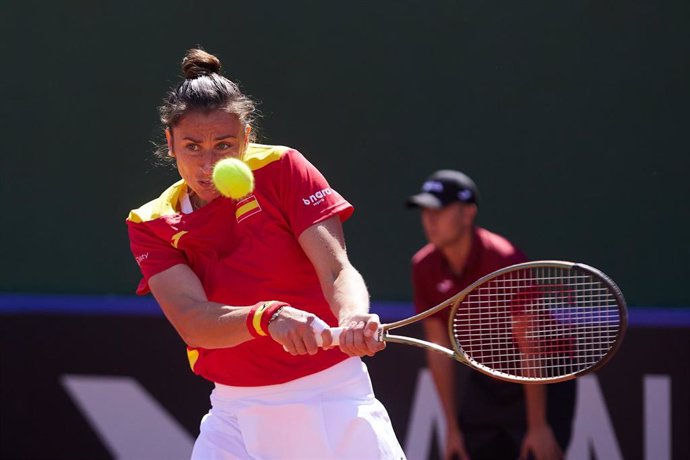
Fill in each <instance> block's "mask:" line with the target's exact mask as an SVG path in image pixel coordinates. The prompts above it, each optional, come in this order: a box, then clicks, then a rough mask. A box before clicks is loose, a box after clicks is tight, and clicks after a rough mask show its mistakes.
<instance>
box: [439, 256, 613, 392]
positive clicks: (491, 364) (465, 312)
mask: <svg viewBox="0 0 690 460" xmlns="http://www.w3.org/2000/svg"><path fill="white" fill-rule="evenodd" d="M620 326H621V317H620V311H619V306H618V302H617V299H616V296H615V295H614V293H613V292H612V291H611V289H610V287H609V286H608V284H606V283H605V282H603V281H602V280H600V279H599V278H597V277H595V276H593V275H591V274H589V273H587V272H581V271H578V270H577V269H575V268H561V267H532V268H525V269H520V270H516V271H513V272H507V273H505V274H503V275H501V276H498V277H496V278H494V279H492V280H490V281H489V282H488V283H486V284H485V285H482V286H480V287H478V288H477V289H475V290H474V291H472V292H470V293H469V294H468V295H467V296H466V297H465V299H464V300H463V302H462V303H461V304H460V305H458V306H457V307H456V308H455V313H454V317H453V326H452V328H453V334H454V337H455V340H456V345H458V346H459V348H461V349H462V350H463V351H464V353H465V355H466V357H467V358H468V359H469V360H470V361H471V362H473V363H474V364H476V365H479V366H482V367H485V368H488V369H489V370H492V371H493V372H497V373H504V374H507V375H510V376H516V377H521V378H526V379H530V378H534V379H546V378H557V377H560V376H566V375H571V374H575V373H578V372H581V371H584V370H586V369H588V368H590V367H592V366H594V365H595V364H597V363H598V362H599V361H600V360H601V358H602V357H604V356H605V355H606V354H607V353H608V352H609V351H610V350H611V347H612V346H613V345H614V344H615V343H616V340H617V336H618V331H619V329H620Z"/></svg>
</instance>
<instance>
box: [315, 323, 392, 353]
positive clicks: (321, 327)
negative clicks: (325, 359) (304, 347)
mask: <svg viewBox="0 0 690 460" xmlns="http://www.w3.org/2000/svg"><path fill="white" fill-rule="evenodd" d="M311 328H312V329H313V330H314V338H315V339H316V344H317V345H318V346H320V347H321V346H323V340H321V333H322V332H323V331H325V330H326V329H330V330H331V338H332V340H333V341H332V342H331V345H333V346H337V345H340V334H341V333H342V332H343V331H344V330H345V328H344V327H330V326H329V325H328V324H326V322H325V321H324V320H322V319H321V318H319V317H318V316H315V317H314V320H313V321H312V322H311ZM382 335H383V328H382V327H381V326H379V329H378V331H376V335H375V337H376V340H378V341H379V342H380V341H382V340H383V339H382Z"/></svg>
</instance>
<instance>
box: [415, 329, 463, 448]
mask: <svg viewBox="0 0 690 460" xmlns="http://www.w3.org/2000/svg"><path fill="white" fill-rule="evenodd" d="M422 324H423V325H424V333H425V336H426V339H427V340H428V341H430V342H433V343H436V344H438V345H442V346H444V347H447V348H451V347H452V345H451V343H450V339H449V338H448V332H447V330H446V324H445V323H443V321H440V320H438V319H436V318H429V319H427V320H425V321H423V323H422ZM426 355H427V363H428V365H429V370H430V371H431V376H432V377H433V379H434V383H435V384H436V391H438V395H439V398H440V399H441V407H442V408H443V416H444V418H445V420H446V427H447V430H448V432H447V434H446V446H445V455H444V458H446V459H449V458H452V457H453V454H455V455H457V457H459V458H460V459H461V460H465V459H469V455H468V454H467V451H466V449H465V443H464V439H463V437H462V432H461V430H460V426H459V425H458V414H457V409H456V407H457V406H456V399H455V392H456V384H455V369H454V366H456V363H455V362H454V361H452V360H450V359H448V358H447V357H445V356H443V355H441V354H439V353H436V352H433V351H430V350H429V351H427V352H426Z"/></svg>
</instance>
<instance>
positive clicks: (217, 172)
mask: <svg viewBox="0 0 690 460" xmlns="http://www.w3.org/2000/svg"><path fill="white" fill-rule="evenodd" d="M212 180H213V185H215V186H216V188H217V189H218V191H219V192H220V193H221V195H223V196H226V197H228V198H234V199H236V200H237V199H239V198H242V197H245V196H247V195H249V194H250V193H252V192H253V191H254V174H253V173H252V170H251V169H250V168H249V166H247V163H245V162H244V161H242V160H240V159H239V158H224V159H222V160H220V161H219V162H218V163H216V165H215V166H214V167H213V176H212Z"/></svg>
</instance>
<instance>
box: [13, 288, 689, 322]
mask: <svg viewBox="0 0 690 460" xmlns="http://www.w3.org/2000/svg"><path fill="white" fill-rule="evenodd" d="M371 310H372V311H373V312H374V313H377V314H378V315H379V316H380V317H381V320H382V321H385V322H391V321H396V320H398V319H402V318H406V317H408V316H411V315H412V314H413V313H414V309H413V308H412V304H411V303H410V302H396V301H373V302H372V304H371ZM3 314H5V315H17V314H66V315H124V316H162V312H161V310H160V308H159V307H158V304H157V303H156V301H155V300H154V299H153V297H151V296H145V297H138V296H121V295H70V294H60V295H50V294H11V293H5V294H0V315H3ZM629 315H630V317H629V323H630V326H633V327H681V328H684V327H690V307H631V308H630V309H629Z"/></svg>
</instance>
